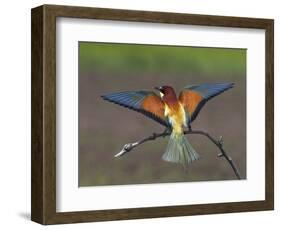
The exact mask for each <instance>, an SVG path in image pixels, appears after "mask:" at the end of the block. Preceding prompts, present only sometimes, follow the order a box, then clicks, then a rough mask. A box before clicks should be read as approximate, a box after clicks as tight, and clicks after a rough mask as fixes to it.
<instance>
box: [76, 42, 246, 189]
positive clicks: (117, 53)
mask: <svg viewBox="0 0 281 230" xmlns="http://www.w3.org/2000/svg"><path fill="white" fill-rule="evenodd" d="M78 53H79V57H78V60H79V73H78V81H79V86H78V94H79V96H78V104H79V109H78V113H79V132H78V133H79V134H78V135H79V137H78V140H79V148H78V155H79V159H78V160H79V175H78V178H79V179H78V180H79V181H78V186H79V187H83V186H106V185H130V184H152V183H179V182H199V181H223V180H237V179H246V178H247V175H246V156H247V152H246V66H247V63H246V55H247V50H246V49H238V48H216V47H192V46H174V45H154V44H151V45H150V44H125V43H124V44H122V43H101V42H88V41H79V43H78Z"/></svg>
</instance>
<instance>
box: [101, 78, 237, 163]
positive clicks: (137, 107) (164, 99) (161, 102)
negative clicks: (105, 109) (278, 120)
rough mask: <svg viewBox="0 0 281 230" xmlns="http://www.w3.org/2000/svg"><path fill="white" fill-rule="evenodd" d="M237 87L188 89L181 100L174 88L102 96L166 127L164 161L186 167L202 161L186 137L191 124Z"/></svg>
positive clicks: (215, 85) (206, 85)
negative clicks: (217, 98) (211, 102)
mask: <svg viewBox="0 0 281 230" xmlns="http://www.w3.org/2000/svg"><path fill="white" fill-rule="evenodd" d="M233 87H234V83H202V84H194V85H187V86H185V87H184V88H183V89H182V90H181V91H180V93H179V95H178V97H177V95H176V92H175V90H174V89H173V87H172V86H169V85H164V86H160V87H154V89H155V90H157V91H159V95H158V94H156V93H155V92H154V91H151V90H137V91H122V92H115V93H108V94H105V95H102V96H101V97H102V98H103V99H104V100H107V101H109V102H112V103H115V104H118V105H120V106H123V107H126V108H128V109H131V110H134V111H137V112H139V113H142V114H143V115H145V116H147V117H149V118H151V119H153V120H154V121H156V122H158V123H160V124H161V125H163V126H165V131H164V132H168V131H170V139H169V142H168V145H167V148H166V150H165V152H164V154H163V156H162V159H163V160H164V161H168V162H172V163H180V164H182V165H183V166H184V167H185V166H187V165H188V164H190V163H192V162H193V161H195V160H198V159H199V154H198V153H197V152H196V151H195V149H194V148H193V147H192V145H191V144H190V142H189V141H188V139H187V138H186V137H185V135H184V130H185V128H188V130H189V131H192V127H191V123H192V122H193V121H194V120H195V119H196V118H197V116H198V114H199V112H200V111H201V109H202V107H203V106H204V105H205V104H206V102H208V101H209V100H210V99H211V98H213V97H215V96H217V95H219V94H221V93H223V92H224V91H226V90H228V89H231V88H233Z"/></svg>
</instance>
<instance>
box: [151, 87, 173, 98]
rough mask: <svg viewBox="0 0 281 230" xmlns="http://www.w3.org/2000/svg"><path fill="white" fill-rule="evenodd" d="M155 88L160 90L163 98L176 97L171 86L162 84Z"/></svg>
mask: <svg viewBox="0 0 281 230" xmlns="http://www.w3.org/2000/svg"><path fill="white" fill-rule="evenodd" d="M154 89H156V90H158V91H159V92H160V96H161V98H163V97H164V98H167V99H168V98H169V99H176V98H177V97H176V93H175V91H174V89H173V87H171V86H167V85H164V86H160V87H154Z"/></svg>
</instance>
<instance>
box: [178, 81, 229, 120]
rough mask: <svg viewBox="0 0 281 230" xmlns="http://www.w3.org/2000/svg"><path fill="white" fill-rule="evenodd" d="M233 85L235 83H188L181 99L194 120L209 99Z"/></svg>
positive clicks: (181, 94)
mask: <svg viewBox="0 0 281 230" xmlns="http://www.w3.org/2000/svg"><path fill="white" fill-rule="evenodd" d="M233 86H234V83H210V84H208V83H206V84H200V85H188V86H186V87H185V88H184V89H183V90H182V91H181V92H180V95H179V101H180V102H181V103H182V104H183V106H184V108H185V111H186V112H187V114H188V116H189V120H190V121H193V120H194V119H195V118H196V117H197V115H198V113H199V111H200V110H201V109H202V107H203V106H204V104H205V103H206V102H207V101H208V100H210V99H211V98H213V97H215V96H217V95H219V94H221V93H222V92H224V91H226V90H228V89H230V88H233Z"/></svg>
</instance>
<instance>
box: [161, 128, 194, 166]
mask: <svg viewBox="0 0 281 230" xmlns="http://www.w3.org/2000/svg"><path fill="white" fill-rule="evenodd" d="M162 159H163V160H165V161H169V162H174V163H181V164H183V165H184V166H186V165H187V164H190V163H191V162H192V161H195V160H197V159H199V154H198V153H197V152H196V151H195V150H194V148H193V147H192V146H191V144H190V143H189V141H188V140H187V139H186V137H185V136H184V134H183V133H175V132H172V134H171V136H170V140H169V143H168V146H167V149H166V152H165V153H164V155H163V156H162Z"/></svg>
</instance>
